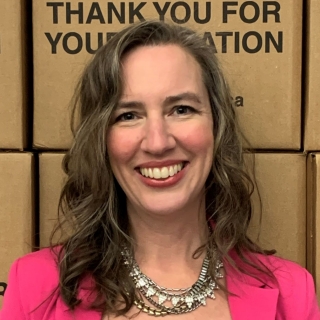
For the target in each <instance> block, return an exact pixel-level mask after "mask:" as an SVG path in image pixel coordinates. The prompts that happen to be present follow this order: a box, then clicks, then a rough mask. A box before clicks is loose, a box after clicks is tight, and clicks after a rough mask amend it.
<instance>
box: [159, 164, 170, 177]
mask: <svg viewBox="0 0 320 320" xmlns="http://www.w3.org/2000/svg"><path fill="white" fill-rule="evenodd" d="M168 177H169V170H168V168H167V167H163V168H162V169H161V178H162V179H165V178H168Z"/></svg>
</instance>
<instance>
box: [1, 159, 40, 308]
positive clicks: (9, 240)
mask: <svg viewBox="0 0 320 320" xmlns="http://www.w3.org/2000/svg"><path fill="white" fill-rule="evenodd" d="M0 204H1V206H0V226H1V232H0V262H1V268H0V282H1V283H0V309H1V305H2V298H3V294H2V293H3V289H4V287H3V285H4V283H7V278H8V272H9V268H10V266H11V264H12V262H13V261H14V260H15V259H17V258H18V257H20V256H22V255H24V254H26V253H28V252H30V251H32V246H33V244H34V243H33V238H34V237H33V209H34V205H33V155H32V154H30V153H0Z"/></svg>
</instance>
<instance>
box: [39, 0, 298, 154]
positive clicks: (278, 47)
mask: <svg viewBox="0 0 320 320" xmlns="http://www.w3.org/2000/svg"><path fill="white" fill-rule="evenodd" d="M228 3H229V4H228ZM230 3H231V4H230ZM165 5H166V7H165ZM79 8H80V10H82V11H81V12H82V13H83V14H82V13H81V14H76V12H75V11H76V10H79ZM81 8H82V9H81ZM163 8H167V11H166V13H165V14H163V15H162V19H164V20H165V21H168V22H172V21H175V22H176V23H179V24H181V25H185V26H188V27H192V28H195V29H196V30H197V31H199V33H201V34H205V35H206V38H207V42H208V43H211V44H212V43H214V44H215V47H216V49H217V52H218V56H219V57H220V59H221V61H222V64H223V66H224V69H225V73H226V75H227V77H228V78H229V80H230V83H231V87H232V88H233V97H234V101H235V105H237V107H236V108H237V111H238V114H239V118H240V123H241V125H242V127H243V131H244V134H245V135H246V136H247V138H248V140H249V141H250V143H251V145H252V146H253V147H254V148H267V149H299V148H300V131H301V127H300V122H301V121H300V120H301V117H300V113H301V99H300V93H301V84H300V82H301V70H300V69H301V67H300V66H301V29H302V27H301V20H302V0H280V1H273V2H272V3H270V2H268V1H262V0H256V1H233V2H227V1H218V0H213V1H187V2H184V1H175V2H166V1H162V0H161V1H158V2H154V1H145V2H140V1H139V2H124V1H119V0H116V1H113V2H105V1H99V2H93V1H82V2H79V1H76V0H73V1H69V2H61V1H51V2H45V1H41V0H34V1H33V26H34V28H33V29H34V35H33V39H34V94H35V95H34V103H35V105H34V142H33V144H34V147H35V148H44V149H46V148H47V149H50V148H51V149H63V148H68V147H69V146H70V141H71V134H70V130H69V114H70V111H69V109H68V105H69V102H70V99H71V96H72V93H73V89H74V85H75V83H76V80H77V78H78V76H79V74H80V72H81V70H82V69H83V67H84V65H85V64H86V62H87V61H88V60H89V58H90V56H91V54H89V53H88V51H94V50H95V49H96V48H97V47H98V44H97V43H98V37H99V35H98V33H100V36H101V37H102V39H103V41H104V42H105V41H106V38H107V37H108V36H111V35H112V33H113V32H117V31H119V30H120V29H122V28H123V27H125V26H126V25H128V24H129V23H131V22H132V21H134V22H137V21H139V19H140V20H141V19H149V18H153V19H158V20H159V19H160V18H161V15H159V13H158V12H160V11H161V10H164V9H163ZM157 9H158V11H157ZM90 12H91V13H90ZM163 12H164V11H163ZM189 13H190V15H189ZM206 18H207V20H206ZM183 19H186V21H187V22H186V23H184V21H183ZM197 21H198V22H197ZM199 21H201V22H200V23H199ZM221 32H222V33H221ZM226 32H227V33H226ZM228 32H229V33H228ZM229 34H230V35H229ZM238 38H239V41H238ZM223 39H225V43H223V42H224V40H223ZM270 39H272V40H270ZM260 40H261V45H260ZM238 44H239V46H238ZM255 48H257V50H254V49H255ZM224 51H225V52H224ZM238 51H239V52H238ZM254 51H257V52H254Z"/></svg>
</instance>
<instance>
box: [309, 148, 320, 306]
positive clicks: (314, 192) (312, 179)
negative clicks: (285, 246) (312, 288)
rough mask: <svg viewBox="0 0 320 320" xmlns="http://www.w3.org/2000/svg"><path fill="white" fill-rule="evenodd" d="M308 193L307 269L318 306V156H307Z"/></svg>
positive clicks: (319, 177) (319, 203)
mask: <svg viewBox="0 0 320 320" xmlns="http://www.w3.org/2000/svg"><path fill="white" fill-rule="evenodd" d="M307 169H308V170H307V173H308V181H307V182H308V193H307V221H308V224H307V268H308V270H309V271H310V272H311V274H312V275H313V277H314V279H315V282H316V290H317V294H318V301H319V304H320V294H319V293H320V248H319V233H320V218H319V217H320V194H319V191H320V154H319V153H310V154H309V155H308V166H307Z"/></svg>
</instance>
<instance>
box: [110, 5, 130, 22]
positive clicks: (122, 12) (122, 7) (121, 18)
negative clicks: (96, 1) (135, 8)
mask: <svg viewBox="0 0 320 320" xmlns="http://www.w3.org/2000/svg"><path fill="white" fill-rule="evenodd" d="M113 13H114V15H115V16H116V17H117V19H118V21H119V23H121V24H124V23H125V22H126V21H125V3H124V2H120V12H119V11H118V10H117V8H116V6H115V5H114V3H112V2H108V23H113V18H112V17H113Z"/></svg>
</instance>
